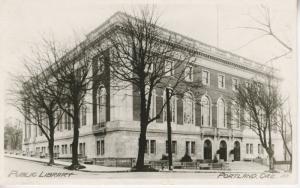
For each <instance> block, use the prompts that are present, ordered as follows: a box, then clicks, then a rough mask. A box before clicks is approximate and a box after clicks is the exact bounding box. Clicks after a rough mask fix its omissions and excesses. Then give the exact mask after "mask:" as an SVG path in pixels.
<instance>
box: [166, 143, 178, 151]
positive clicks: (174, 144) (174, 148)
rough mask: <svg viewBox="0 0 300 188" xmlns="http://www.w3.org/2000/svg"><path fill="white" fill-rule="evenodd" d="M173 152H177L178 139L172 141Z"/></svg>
mask: <svg viewBox="0 0 300 188" xmlns="http://www.w3.org/2000/svg"><path fill="white" fill-rule="evenodd" d="M168 148H169V147H168V140H167V141H166V153H168ZM171 148H172V153H175V154H176V153H177V141H174V140H173V141H172V147H171Z"/></svg>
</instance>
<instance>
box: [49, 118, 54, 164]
mask: <svg viewBox="0 0 300 188" xmlns="http://www.w3.org/2000/svg"><path fill="white" fill-rule="evenodd" d="M54 130H55V127H54V116H53V114H49V132H50V133H49V140H48V150H49V163H48V165H53V164H54V151H53V147H54Z"/></svg>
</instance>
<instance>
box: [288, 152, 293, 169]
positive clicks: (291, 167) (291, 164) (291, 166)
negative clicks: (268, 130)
mask: <svg viewBox="0 0 300 188" xmlns="http://www.w3.org/2000/svg"><path fill="white" fill-rule="evenodd" d="M289 171H290V172H292V171H293V157H292V155H290V168H289Z"/></svg>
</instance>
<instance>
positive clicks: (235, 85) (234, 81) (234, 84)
mask: <svg viewBox="0 0 300 188" xmlns="http://www.w3.org/2000/svg"><path fill="white" fill-rule="evenodd" d="M238 87H239V80H238V79H236V78H232V90H233V91H237V89H238Z"/></svg>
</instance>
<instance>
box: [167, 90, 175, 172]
mask: <svg viewBox="0 0 300 188" xmlns="http://www.w3.org/2000/svg"><path fill="white" fill-rule="evenodd" d="M166 100H167V101H166V102H167V131H168V158H169V170H173V164H172V128H171V113H170V90H169V88H166Z"/></svg>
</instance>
